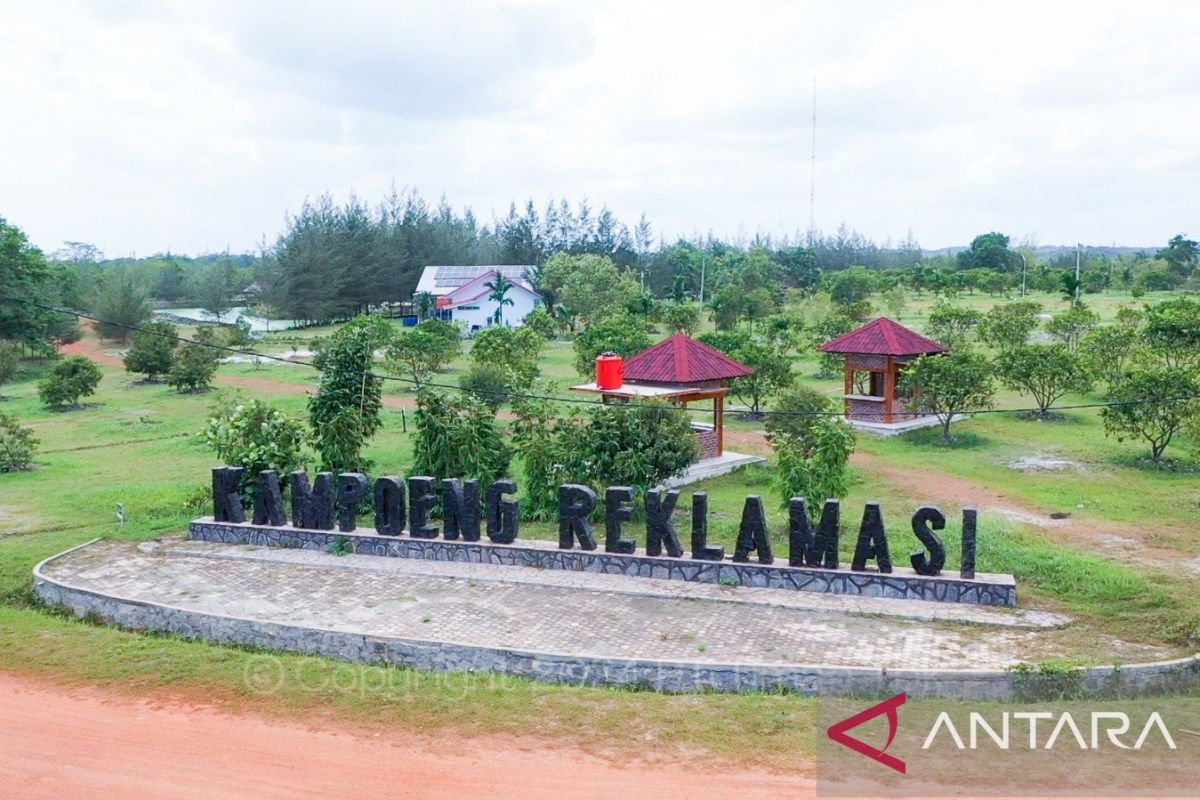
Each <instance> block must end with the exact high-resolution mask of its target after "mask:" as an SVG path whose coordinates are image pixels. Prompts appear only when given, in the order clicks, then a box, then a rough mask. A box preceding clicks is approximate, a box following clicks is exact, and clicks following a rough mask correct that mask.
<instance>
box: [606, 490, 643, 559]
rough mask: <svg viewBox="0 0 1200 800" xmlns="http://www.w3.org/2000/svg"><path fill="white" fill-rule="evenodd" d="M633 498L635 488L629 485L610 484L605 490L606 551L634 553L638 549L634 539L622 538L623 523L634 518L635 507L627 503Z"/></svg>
mask: <svg viewBox="0 0 1200 800" xmlns="http://www.w3.org/2000/svg"><path fill="white" fill-rule="evenodd" d="M632 500H633V489H631V488H630V487H628V486H610V487H608V489H607V490H605V492H604V552H606V553H632V552H633V551H634V550H636V549H637V543H636V542H634V541H633V539H622V538H621V523H622V522H629V520H631V519H633V507H632V506H627V505H625V504H626V503H628V502H630V501H632ZM647 548H649V545H647ZM647 552H649V550H648V549H647Z"/></svg>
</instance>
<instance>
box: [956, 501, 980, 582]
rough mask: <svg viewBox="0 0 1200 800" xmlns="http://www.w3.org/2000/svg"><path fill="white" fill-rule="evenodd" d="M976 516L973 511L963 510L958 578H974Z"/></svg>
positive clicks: (970, 509)
mask: <svg viewBox="0 0 1200 800" xmlns="http://www.w3.org/2000/svg"><path fill="white" fill-rule="evenodd" d="M977 516H978V514H977V513H976V512H975V509H973V508H964V509H963V521H962V558H960V559H959V567H958V576H959V577H960V578H967V579H974V578H975V518H976V517H977Z"/></svg>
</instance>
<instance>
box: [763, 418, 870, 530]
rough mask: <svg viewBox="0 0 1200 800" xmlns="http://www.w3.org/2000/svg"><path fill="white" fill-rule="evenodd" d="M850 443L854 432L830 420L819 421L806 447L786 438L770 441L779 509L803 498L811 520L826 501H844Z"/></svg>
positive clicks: (791, 438)
mask: <svg viewBox="0 0 1200 800" xmlns="http://www.w3.org/2000/svg"><path fill="white" fill-rule="evenodd" d="M854 443H855V436H854V430H853V429H852V428H851V427H850V426H849V425H847V424H846V423H844V422H842V421H841V420H839V419H834V418H832V417H823V418H821V419H820V421H819V422H817V423H816V424H815V425H814V426H813V429H812V431H811V435H810V437H809V441H808V443H807V445H806V444H805V443H804V442H801V441H799V440H797V439H796V438H794V437H792V436H788V435H785V436H777V437H775V438H773V439H772V440H771V447H772V448H773V449H774V450H775V458H776V460H777V461H778V464H779V477H778V487H779V496H780V503H781V505H782V506H785V507H786V506H787V504H788V501H789V500H791V499H792V498H793V497H803V498H804V499H805V501H806V502H807V504H808V513H809V515H810V516H813V517H815V516H818V515H820V513H821V506H822V504H823V502H824V501H825V499H826V498H831V497H834V498H838V497H845V496H846V493H847V492H848V491H849V488H850V487H849V463H850V454H851V453H853V452H854Z"/></svg>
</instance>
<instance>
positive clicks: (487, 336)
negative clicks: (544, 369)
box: [471, 325, 546, 389]
mask: <svg viewBox="0 0 1200 800" xmlns="http://www.w3.org/2000/svg"><path fill="white" fill-rule="evenodd" d="M545 344H546V340H545V339H544V338H542V336H541V334H539V333H538V332H537V331H535V330H533V329H532V328H525V327H521V328H509V327H503V326H499V325H497V326H493V327H491V328H485V329H484V330H482V331H480V332H479V333H478V334H476V336H475V342H474V344H472V345H471V362H472V363H473V364H475V365H477V366H491V367H499V368H501V369H503V370H504V371H505V372H507V373H509V375H510V378H509V380H508V387H509V388H510V389H528V388H529V387H530V386H532V385H533V382H534V381H535V380H537V376H538V373H539V371H540V370H539V368H538V357H539V356H540V355H541V352H542V347H543V346H544V345H545Z"/></svg>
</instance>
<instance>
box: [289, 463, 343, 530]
mask: <svg viewBox="0 0 1200 800" xmlns="http://www.w3.org/2000/svg"><path fill="white" fill-rule="evenodd" d="M291 484H292V486H291V488H292V527H293V528H308V529H310V530H317V531H331V530H333V500H334V498H333V473H332V472H318V473H317V482H316V485H315V486H314V487H313V488H311V489H310V488H309V486H308V473H307V472H305V471H304V470H302V469H301V470H296V471H295V472H293V473H292V477H291Z"/></svg>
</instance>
